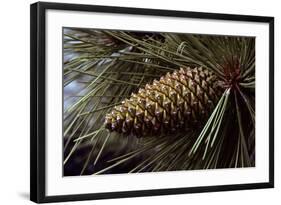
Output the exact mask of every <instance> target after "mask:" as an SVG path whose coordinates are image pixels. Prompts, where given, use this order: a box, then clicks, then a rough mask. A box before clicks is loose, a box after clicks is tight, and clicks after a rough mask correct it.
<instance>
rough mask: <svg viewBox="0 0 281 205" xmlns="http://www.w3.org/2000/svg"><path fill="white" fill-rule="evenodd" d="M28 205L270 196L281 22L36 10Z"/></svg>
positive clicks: (85, 8) (51, 7)
mask: <svg viewBox="0 0 281 205" xmlns="http://www.w3.org/2000/svg"><path fill="white" fill-rule="evenodd" d="M30 19H31V38H30V42H31V177H30V179H31V182H30V186H31V188H30V192H31V194H30V197H31V200H32V201H35V202H38V203H42V202H56V201H73V200H89V199H107V198H120V197H137V196H153V195H166V194H184V193H195V192H211V191H225V190H243V189H257V188H272V187H273V186H274V143H273V141H274V18H273V17H264V16H246V15H229V14H215V13H201V12H186V11H172V10H155V9H140V8H125V7H108V6H94V5H79V4H62V3H44V2H40V3H35V4H32V5H31V18H30Z"/></svg>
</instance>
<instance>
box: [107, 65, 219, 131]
mask: <svg viewBox="0 0 281 205" xmlns="http://www.w3.org/2000/svg"><path fill="white" fill-rule="evenodd" d="M221 94H222V89H221V87H220V86H219V83H218V79H217V77H216V76H215V75H214V74H213V73H212V72H211V71H208V70H207V69H203V68H201V67H200V68H181V69H180V70H176V71H174V72H173V73H172V74H170V73H167V74H166V75H165V76H162V77H161V78H160V80H154V81H153V83H152V84H147V85H146V86H145V88H141V89H139V91H138V93H137V94H134V93H133V94H132V95H131V97H130V98H129V99H126V100H124V101H123V102H122V104H121V105H119V106H115V107H114V108H113V109H112V112H111V113H108V114H107V115H106V117H105V127H106V128H107V129H109V130H110V131H116V132H119V133H125V134H133V135H136V136H147V135H160V134H162V133H172V132H175V131H179V130H183V129H184V130H186V129H190V128H192V127H193V126H196V125H197V124H198V123H200V122H205V120H206V119H207V117H208V116H209V115H210V113H211V111H212V110H213V109H214V107H215V105H216V103H217V102H218V100H219V98H220V96H221Z"/></svg>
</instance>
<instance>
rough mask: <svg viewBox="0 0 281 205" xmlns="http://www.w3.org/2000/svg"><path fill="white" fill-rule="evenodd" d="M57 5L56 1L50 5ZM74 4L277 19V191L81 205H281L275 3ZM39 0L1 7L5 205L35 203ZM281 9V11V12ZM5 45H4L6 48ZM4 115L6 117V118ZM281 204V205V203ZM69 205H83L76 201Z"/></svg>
mask: <svg viewBox="0 0 281 205" xmlns="http://www.w3.org/2000/svg"><path fill="white" fill-rule="evenodd" d="M49 1H51V0H49ZM61 2H69V3H85V4H100V5H112V6H128V7H147V8H157V9H174V10H186V11H202V12H218V13H234V14H247V15H268V16H274V17H275V53H276V54H277V55H275V56H276V59H275V68H276V69H275V76H276V77H275V79H276V81H275V82H276V83H275V90H276V92H275V93H276V95H275V104H276V105H277V106H276V109H275V125H276V131H275V133H276V134H275V159H276V160H275V165H276V169H275V172H276V188H275V189H267V190H249V191H235V192H220V193H204V194H188V195H177V196H161V197H143V198H131V199H113V200H102V201H95V202H89V201H88V202H79V204H80V203H81V204H93V203H94V204H116V205H118V204H122V205H125V204H152V203H154V204H186V203H189V204H207V203H208V204H216V205H219V204H226V203H227V204H228V205H231V204H235V205H236V204H246V203H251V204H255V203H258V204H277V200H278V199H280V191H281V188H280V185H281V184H280V182H281V181H280V175H279V173H280V172H281V163H280V157H279V156H281V151H280V150H281V149H280V148H279V147H280V145H281V140H280V138H279V135H280V131H281V130H280V126H279V122H280V121H281V119H280V118H281V117H280V114H281V110H280V107H278V105H280V103H281V98H280V94H279V92H278V91H279V88H280V87H281V81H280V80H279V79H280V77H281V71H280V69H278V68H279V67H280V65H281V64H280V63H281V61H280V59H279V58H277V57H278V56H279V54H280V49H281V47H280V36H281V23H280V20H281V12H280V6H279V5H278V1H277V0H276V1H273V0H272V1H270V0H267V1H265V0H263V1H258V0H255V1H254V0H253V1H252V0H251V1H250V0H232V1H225V0H211V1H210V0H205V1H203V0H193V1H188V0H183V1H180V0H168V1H164V0H162V1H161V0H154V1H153V0H139V1H129V0H118V1H114V0H95V1H90V0H84V1H83V2H82V1H77V0H76V1H71V0H67V1H63V0H61ZM30 3H33V1H30V0H28V1H22V0H10V1H2V2H1V6H0V23H1V27H0V29H1V30H0V37H1V38H0V120H1V123H0V163H1V166H0V204H31V202H29V201H28V198H29V195H28V194H29V4H30ZM278 6H279V7H278ZM3 44H4V46H3ZM3 113H4V114H3ZM279 203H280V202H279ZM68 204H78V203H77V202H72V203H68Z"/></svg>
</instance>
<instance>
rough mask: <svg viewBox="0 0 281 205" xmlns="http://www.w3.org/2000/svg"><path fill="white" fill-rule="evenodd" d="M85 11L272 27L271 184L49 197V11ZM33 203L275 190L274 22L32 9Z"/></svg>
mask: <svg viewBox="0 0 281 205" xmlns="http://www.w3.org/2000/svg"><path fill="white" fill-rule="evenodd" d="M48 9H53V10H67V11H86V12H101V13H117V14H118V13H120V14H137V15H152V16H163V17H164V16H166V17H167V16H168V17H181V18H195V19H215V20H229V21H231V20H234V21H247V22H263V23H267V24H269V51H268V52H269V105H270V106H269V181H268V182H263V183H249V184H238V185H237V184H236V185H234V184H233V185H220V186H203V187H192V188H172V189H158V190H141V191H124V192H109V193H89V194H74V195H60V196H46V190H45V186H46V181H45V176H46V173H45V172H46V170H45V168H46V167H45V146H46V143H45V142H46V136H45V134H46V127H45V123H46V121H45V116H46V93H45V90H46V81H45V73H46V68H45V48H46V47H45V37H46V36H45V35H46V29H45V26H46V10H48ZM30 93H31V95H30V110H31V112H30V119H31V121H30V199H31V200H32V201H34V202H37V203H44V202H61V201H76V200H94V199H95V200H96V199H109V198H123V197H140V196H153V195H169V194H185V193H197V192H214V191H230V190H245V189H260V188H273V187H274V18H273V17H264V16H248V15H229V14H217V13H202V12H187V11H172V10H156V9H143V8H125V7H110V6H96V5H82V4H65V3H47V2H39V3H35V4H32V5H31V7H30Z"/></svg>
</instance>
